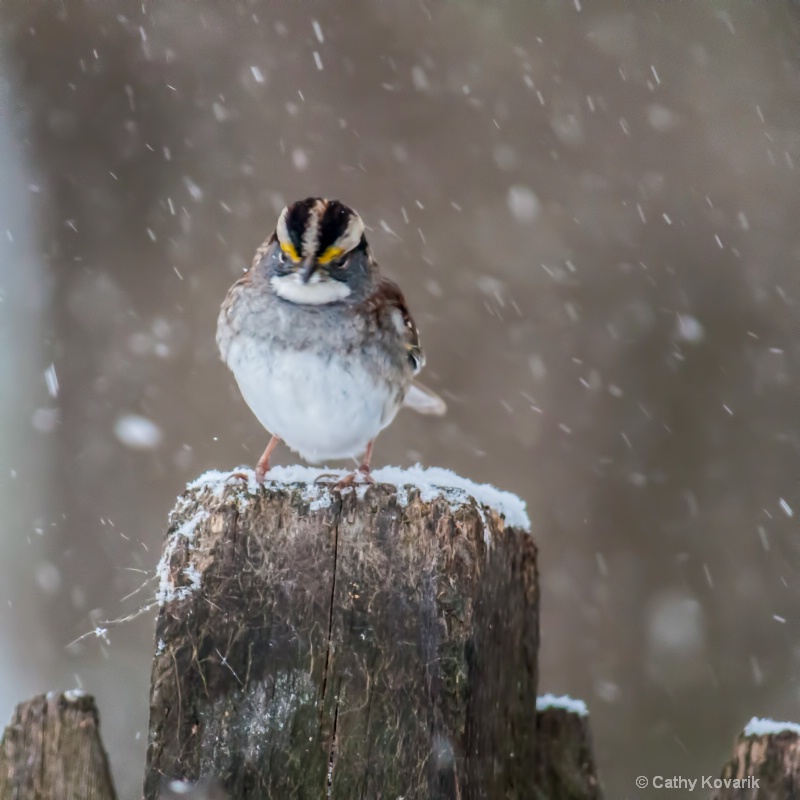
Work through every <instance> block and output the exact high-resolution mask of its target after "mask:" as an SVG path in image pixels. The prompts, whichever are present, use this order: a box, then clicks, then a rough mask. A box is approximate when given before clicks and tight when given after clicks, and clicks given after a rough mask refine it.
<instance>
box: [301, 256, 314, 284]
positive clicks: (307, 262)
mask: <svg viewBox="0 0 800 800" xmlns="http://www.w3.org/2000/svg"><path fill="white" fill-rule="evenodd" d="M317 267H319V263H318V262H317V259H316V257H315V256H308V257H307V258H305V259H303V264H302V265H301V267H300V280H301V281H302V282H303V283H308V282H309V281H310V280H311V276H312V275H313V274H314V273H315V272H316V271H317Z"/></svg>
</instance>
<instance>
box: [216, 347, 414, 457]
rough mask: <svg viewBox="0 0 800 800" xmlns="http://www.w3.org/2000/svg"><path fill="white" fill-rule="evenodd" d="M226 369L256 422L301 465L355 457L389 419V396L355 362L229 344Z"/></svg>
mask: <svg viewBox="0 0 800 800" xmlns="http://www.w3.org/2000/svg"><path fill="white" fill-rule="evenodd" d="M227 362H228V366H229V367H230V368H231V370H232V372H233V374H234V376H235V377H236V382H237V383H238V384H239V389H240V391H241V393H242V397H244V399H245V402H246V403H247V405H248V406H250V409H251V410H252V412H253V413H254V414H255V415H256V417H257V418H258V420H259V422H260V423H261V424H262V425H263V426H264V427H265V428H266V429H267V430H268V431H269V432H270V433H273V434H275V435H276V436H279V437H280V438H281V439H283V441H284V442H285V443H286V444H287V445H288V446H289V447H291V448H292V450H295V451H296V452H298V453H299V454H300V455H301V456H302V457H303V458H304V459H305V460H306V461H311V462H319V461H324V460H326V459H337V458H356V457H358V456H359V455H361V454H363V452H364V450H365V449H366V447H367V444H368V443H369V442H370V440H372V439H374V438H375V437H376V436H377V435H378V433H379V432H380V431H381V430H382V429H383V428H385V427H386V426H387V425H388V424H389V423H390V422H391V421H392V419H394V416H395V414H396V413H397V411H398V408H399V406H398V405H397V401H396V398H395V396H394V393H393V392H392V391H391V389H390V387H388V386H387V385H386V384H385V383H383V382H376V381H375V380H374V379H373V378H372V377H371V376H370V375H369V373H368V372H367V371H366V370H365V368H364V366H363V365H362V364H361V363H360V362H359V361H357V360H355V359H353V360H350V361H347V362H345V361H343V360H326V359H323V358H321V357H320V356H319V355H317V354H315V353H310V352H292V351H282V350H278V351H272V352H269V353H267V352H265V351H264V349H263V346H262V347H260V348H258V350H256V348H255V346H254V343H253V341H252V340H245V341H242V342H238V343H232V344H231V347H230V350H229V352H228V358H227Z"/></svg>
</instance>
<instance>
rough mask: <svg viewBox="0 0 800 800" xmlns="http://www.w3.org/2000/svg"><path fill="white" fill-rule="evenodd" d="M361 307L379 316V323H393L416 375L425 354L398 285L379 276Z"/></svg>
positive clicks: (423, 361) (422, 364)
mask: <svg viewBox="0 0 800 800" xmlns="http://www.w3.org/2000/svg"><path fill="white" fill-rule="evenodd" d="M362 308H363V309H364V310H366V311H367V312H371V313H374V314H377V315H378V316H379V324H383V325H394V326H395V328H396V329H397V331H398V333H399V334H400V335H401V336H402V338H403V344H404V346H405V349H406V352H407V353H408V359H409V361H410V362H411V368H412V370H413V371H414V374H415V375H416V374H417V373H418V372H419V371H420V370H421V369H422V368H423V367H424V366H425V354H424V353H423V352H422V345H421V344H420V341H419V331H418V330H417V326H416V325H415V324H414V320H413V318H412V317H411V313H410V312H409V310H408V306H407V305H406V300H405V297H403V293H402V292H401V291H400V287H399V286H398V285H397V284H396V283H395V282H394V281H390V280H389V279H388V278H383V277H381V278H379V279H378V284H377V286H376V287H375V291H374V292H373V293H372V294H371V295H370V296H369V297H368V298H367V299H366V300H365V301H364V303H363V305H362Z"/></svg>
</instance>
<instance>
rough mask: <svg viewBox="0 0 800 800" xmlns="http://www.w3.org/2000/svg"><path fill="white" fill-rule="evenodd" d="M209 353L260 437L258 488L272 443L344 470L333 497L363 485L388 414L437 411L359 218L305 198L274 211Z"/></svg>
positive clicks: (402, 307)
mask: <svg viewBox="0 0 800 800" xmlns="http://www.w3.org/2000/svg"><path fill="white" fill-rule="evenodd" d="M216 341H217V345H218V347H219V352H220V356H221V358H222V360H223V361H224V362H225V364H226V365H227V366H228V368H229V369H230V370H231V372H232V373H233V376H234V378H235V379H236V383H237V384H238V387H239V391H240V392H241V394H242V397H243V399H244V401H245V403H246V404H247V405H248V406H249V408H250V410H251V411H252V412H253V414H254V415H255V416H256V418H257V419H258V421H259V422H260V423H261V425H262V426H263V427H264V428H265V429H266V430H267V431H268V433H270V434H271V438H270V440H269V443H268V444H267V447H266V449H265V450H264V453H263V454H262V456H261V457H260V458H259V460H258V463H257V465H256V470H255V473H256V480H257V482H258V483H259V484H261V483H263V482H264V480H265V477H266V475H267V473H268V472H269V469H270V457H271V455H272V452H273V450H274V449H275V447H276V446H277V444H278V443H279V442H281V441H282V442H284V443H285V444H286V445H287V446H288V447H289V448H290V449H291V450H293V451H295V452H296V453H298V454H299V455H300V457H301V458H302V459H303V460H305V461H307V462H309V463H312V464H318V463H321V462H325V461H328V460H338V459H346V458H353V459H356V463H358V464H359V466H358V468H357V469H356V470H355V471H354V472H352V473H351V474H349V475H347V476H346V477H345V478H343V479H342V480H340V481H339V482H338V483H337V484H336V488H339V489H342V488H344V487H346V486H349V485H351V484H353V483H354V482H358V483H374V480H373V478H372V476H371V472H370V470H371V460H372V450H373V444H374V442H375V438H376V437H377V435H378V434H379V433H380V432H381V431H382V430H383V429H384V428H386V427H387V426H388V425H389V424H390V423H391V422H392V421H393V420H394V418H395V416H396V415H397V413H398V411H399V410H400V408H401V407H403V406H406V407H408V408H411V409H414V410H415V411H417V412H420V413H422V414H435V415H441V414H444V413H445V410H446V404H445V402H444V401H443V400H442V398H441V397H439V396H438V395H437V394H436V393H435V392H434V391H432V390H431V389H429V388H427V387H426V386H424V385H422V384H421V383H419V382H418V381H417V380H416V376H417V375H418V374H419V372H420V371H421V370H422V368H423V366H424V365H425V356H424V353H423V350H422V346H421V344H420V336H419V331H418V330H417V326H416V325H415V323H414V320H413V318H412V316H411V313H410V312H409V310H408V307H407V305H406V301H405V298H404V297H403V293H402V291H401V290H400V288H399V286H398V285H397V284H396V283H394V282H393V281H391V280H389V279H388V278H386V277H385V276H383V275H381V273H380V270H379V267H378V263H377V262H376V260H375V258H374V257H373V255H372V250H371V248H370V246H369V243H368V241H367V236H366V230H365V225H364V222H363V220H362V219H361V217H360V216H359V214H358V213H357V212H356V211H354V210H353V209H352V208H350V207H349V206H347V205H345V204H344V203H342V202H340V201H339V200H329V199H325V198H321V197H308V198H306V199H304V200H298V201H297V202H294V203H292V204H290V205H288V206H287V207H285V208H284V209H283V211H281V213H280V215H279V217H278V220H277V224H276V226H275V230H274V231H273V232H272V234H271V235H270V236H269V237H268V238H267V239H266V240H265V241H264V243H263V244H262V245H261V246H260V247H259V248H258V249H257V250H256V254H255V257H254V258H253V262H252V265H251V266H250V269H248V270H247V272H245V273H244V275H243V276H242V277H240V278H239V279H238V280H237V281H236V282H235V283H234V284H233V285H232V286H231V287H230V289H229V290H228V293H227V295H226V296H225V299H224V301H223V303H222V307H221V309H220V312H219V317H218V320H217V332H216Z"/></svg>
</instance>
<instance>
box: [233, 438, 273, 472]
mask: <svg viewBox="0 0 800 800" xmlns="http://www.w3.org/2000/svg"><path fill="white" fill-rule="evenodd" d="M279 441H280V439H279V438H278V437H277V436H273V437H272V438H271V439H270V440H269V444H268V445H267V449H266V450H265V451H264V452H263V453H262V454H261V458H259V459H258V463H257V464H256V481H257V482H258V483H264V476H265V475H266V474H267V473H268V472H269V457H270V455H271V454H272V451H273V450H274V449H275V447H276V446H277V444H278V442H279ZM231 478H238V479H239V480H240V481H244V482H245V483H247V481H248V480H249V476H248V475H247V473H246V472H231V474H230V475H228V478H227V480H231Z"/></svg>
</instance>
